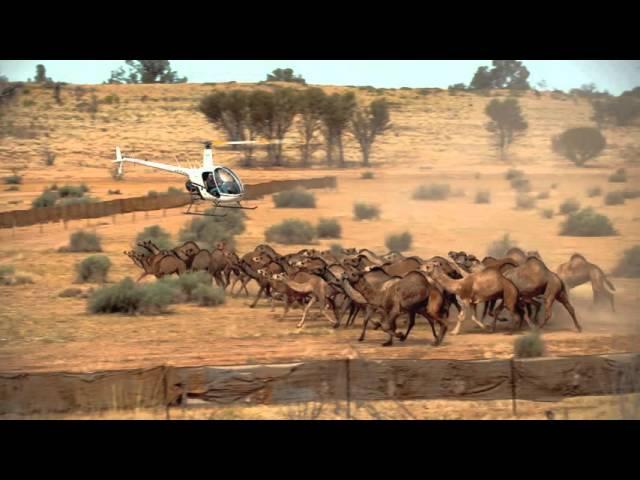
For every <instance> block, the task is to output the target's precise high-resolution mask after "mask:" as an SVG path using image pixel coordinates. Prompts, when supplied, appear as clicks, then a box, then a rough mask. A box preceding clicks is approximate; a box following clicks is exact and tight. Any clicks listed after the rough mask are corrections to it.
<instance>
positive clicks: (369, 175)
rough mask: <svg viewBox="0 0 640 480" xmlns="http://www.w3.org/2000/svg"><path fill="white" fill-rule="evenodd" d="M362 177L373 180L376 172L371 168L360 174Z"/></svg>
mask: <svg viewBox="0 0 640 480" xmlns="http://www.w3.org/2000/svg"><path fill="white" fill-rule="evenodd" d="M360 178H361V179H363V180H373V179H374V178H375V174H374V173H373V172H372V171H371V170H369V171H366V172H362V174H360Z"/></svg>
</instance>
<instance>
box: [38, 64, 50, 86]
mask: <svg viewBox="0 0 640 480" xmlns="http://www.w3.org/2000/svg"><path fill="white" fill-rule="evenodd" d="M34 81H35V82H36V83H45V82H50V81H51V78H49V77H47V69H46V68H45V67H44V65H42V64H39V65H36V78H35V80H34Z"/></svg>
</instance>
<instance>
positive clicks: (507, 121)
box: [485, 98, 529, 160]
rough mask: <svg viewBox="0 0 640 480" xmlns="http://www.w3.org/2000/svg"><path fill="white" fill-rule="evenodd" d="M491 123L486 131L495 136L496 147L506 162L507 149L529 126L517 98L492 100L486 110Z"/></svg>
mask: <svg viewBox="0 0 640 480" xmlns="http://www.w3.org/2000/svg"><path fill="white" fill-rule="evenodd" d="M485 113H486V115H487V116H488V117H489V122H488V123H487V125H486V129H487V130H488V131H489V132H491V133H493V134H495V145H496V148H497V149H498V151H499V152H500V158H501V159H503V160H504V158H505V154H506V151H507V148H508V147H509V145H511V144H512V143H513V141H514V140H515V138H517V136H518V135H520V134H522V133H523V132H524V131H526V130H527V128H528V127H529V125H528V124H527V122H526V121H525V119H524V117H523V116H522V111H521V109H520V104H519V103H518V100H516V99H515V98H507V99H504V100H499V99H497V98H495V99H493V100H491V102H489V104H488V105H487V107H486V109H485Z"/></svg>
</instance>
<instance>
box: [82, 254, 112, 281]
mask: <svg viewBox="0 0 640 480" xmlns="http://www.w3.org/2000/svg"><path fill="white" fill-rule="evenodd" d="M110 267H111V261H110V260H109V257H107V256H105V255H91V256H90V257H87V258H85V259H84V260H82V261H81V262H80V263H78V264H76V282H78V283H86V282H91V283H104V282H106V281H107V273H109V268H110Z"/></svg>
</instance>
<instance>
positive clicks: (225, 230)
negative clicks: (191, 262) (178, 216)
mask: <svg viewBox="0 0 640 480" xmlns="http://www.w3.org/2000/svg"><path fill="white" fill-rule="evenodd" d="M205 213H208V214H211V213H213V209H208V210H207V211H206V212H205ZM245 217H246V215H245V214H244V212H242V211H241V210H232V211H230V212H228V213H227V214H226V216H224V217H202V218H196V219H194V220H192V221H190V222H189V223H188V224H187V225H186V226H185V227H184V228H182V229H181V230H180V232H179V233H178V238H179V239H180V241H182V242H188V241H194V242H196V243H198V244H202V245H205V246H206V247H207V248H215V245H216V243H218V242H221V241H222V242H226V243H227V245H228V246H229V248H234V245H235V240H234V237H235V236H236V235H239V234H241V233H242V232H244V229H245V225H244V219H245Z"/></svg>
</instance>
